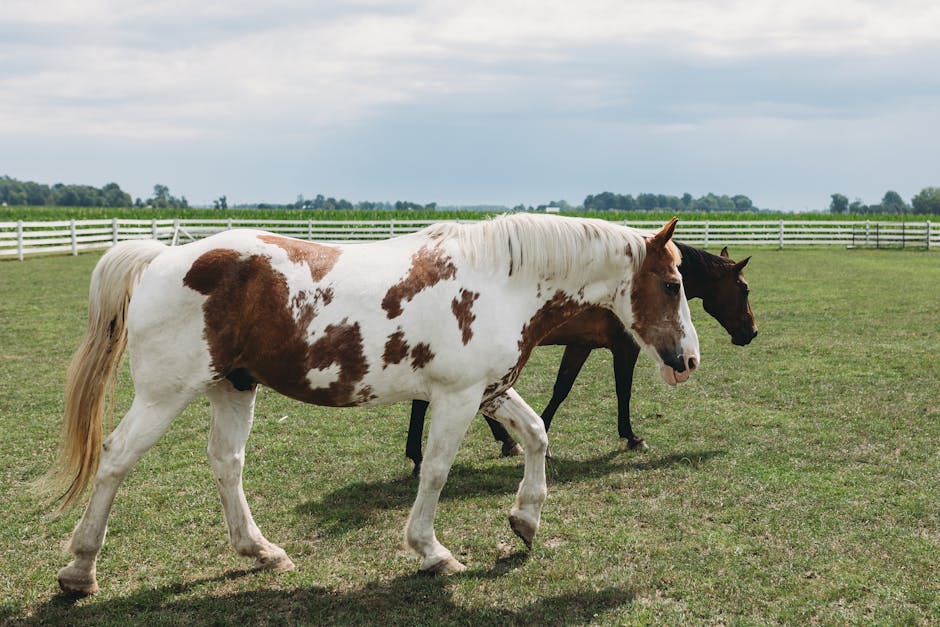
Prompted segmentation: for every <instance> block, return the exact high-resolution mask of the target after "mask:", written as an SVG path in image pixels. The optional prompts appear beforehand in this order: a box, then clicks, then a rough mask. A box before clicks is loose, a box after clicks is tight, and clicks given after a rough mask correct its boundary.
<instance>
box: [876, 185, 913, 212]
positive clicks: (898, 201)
mask: <svg viewBox="0 0 940 627" xmlns="http://www.w3.org/2000/svg"><path fill="white" fill-rule="evenodd" d="M881 210H882V211H884V212H885V213H907V212H908V211H910V207H908V206H907V203H906V202H904V199H903V198H901V195H900V194H899V193H897V192H895V191H891V190H888V191H887V192H885V196H884V198H882V199H881Z"/></svg>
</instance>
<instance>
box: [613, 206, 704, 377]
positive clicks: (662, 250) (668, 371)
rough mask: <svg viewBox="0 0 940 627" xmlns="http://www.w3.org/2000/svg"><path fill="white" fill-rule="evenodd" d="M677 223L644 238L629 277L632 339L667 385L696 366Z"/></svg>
mask: <svg viewBox="0 0 940 627" xmlns="http://www.w3.org/2000/svg"><path fill="white" fill-rule="evenodd" d="M677 221H678V219H677V218H673V219H672V220H670V221H669V222H668V223H667V224H666V225H665V226H663V228H662V229H660V230H659V232H657V233H656V234H654V235H651V236H649V237H647V238H646V258H645V259H644V260H643V264H642V265H641V266H640V268H639V269H638V270H636V271H635V272H634V274H633V282H632V286H631V290H630V304H629V306H630V308H631V309H632V313H633V316H632V320H633V321H632V324H631V325H630V327H629V329H628V330H629V332H630V334H631V335H632V336H633V337H634V339H635V340H636V341H637V343H638V344H639V345H640V346H642V347H643V348H645V349H646V350H647V352H649V353H650V354H652V355H653V357H654V358H655V359H656V361H657V362H658V363H659V365H660V373H661V374H662V377H663V379H664V380H665V381H666V383H668V384H670V385H675V384H676V383H680V382H682V381H685V380H686V379H688V378H689V375H691V374H692V372H693V371H694V370H695V369H696V368H697V367H698V364H699V361H700V358H699V346H698V335H697V334H696V332H695V327H694V326H692V316H691V314H690V313H689V303H688V301H687V300H686V297H685V292H684V290H683V289H682V275H681V274H679V269H678V264H679V261H680V255H679V250H678V248H676V245H675V244H673V243H672V234H673V232H674V231H675V229H676V222H677Z"/></svg>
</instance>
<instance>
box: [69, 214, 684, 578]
mask: <svg viewBox="0 0 940 627" xmlns="http://www.w3.org/2000/svg"><path fill="white" fill-rule="evenodd" d="M674 229H675V220H673V221H671V222H670V223H669V224H667V225H666V226H665V227H663V229H662V230H661V231H659V232H658V233H657V234H655V235H653V236H648V237H644V236H643V235H642V234H641V233H639V232H637V231H634V230H631V229H628V228H626V227H622V226H617V225H613V224H609V223H607V222H603V221H599V220H586V219H574V218H559V217H547V216H533V215H525V214H519V215H512V216H504V217H501V218H497V219H494V220H491V221H487V222H482V223H478V224H472V225H458V224H438V225H434V226H431V227H429V228H427V229H424V230H423V231H420V232H418V233H415V234H411V235H406V236H403V237H398V238H395V239H391V240H387V241H383V242H376V243H370V244H356V245H348V246H332V245H325V244H315V243H309V242H303V241H299V240H294V239H290V238H286V237H282V236H278V235H273V234H270V233H265V232H261V231H250V230H235V231H227V232H224V233H220V234H218V235H215V236H212V237H209V238H206V239H204V240H201V241H198V242H194V243H191V244H187V245H185V246H180V247H177V248H167V247H165V246H163V245H161V244H159V243H156V242H149V241H138V242H125V243H122V244H118V245H117V246H115V247H113V248H112V249H111V250H109V251H108V252H107V253H106V254H105V255H104V256H103V257H102V259H101V261H100V262H99V263H98V265H97V266H96V268H95V270H94V273H93V274H92V278H91V287H90V299H89V300H90V302H89V322H88V330H87V334H86V336H85V339H84V342H83V344H82V346H81V347H80V348H79V349H78V351H77V352H76V354H75V357H74V358H73V360H72V364H71V366H70V368H69V374H68V383H67V393H66V414H65V441H64V444H63V448H62V453H61V459H60V463H59V465H58V467H57V469H56V470H57V471H58V474H59V477H60V479H61V480H62V483H63V485H64V486H65V495H64V497H63V507H65V506H68V505H71V504H73V503H74V502H75V501H77V500H78V499H79V498H80V497H81V495H82V493H83V491H84V489H85V487H86V486H87V484H88V483H89V482H90V481H91V480H92V478H94V486H93V489H92V492H91V496H90V501H89V503H88V508H87V510H86V511H85V514H84V515H83V516H82V518H81V520H80V521H79V522H78V525H77V526H76V528H75V531H74V533H73V534H72V538H71V542H70V544H69V550H70V551H71V553H72V554H73V555H74V559H73V560H72V561H71V562H70V563H69V564H68V565H67V566H66V567H65V568H63V569H62V570H60V571H59V584H60V586H61V587H62V588H63V589H64V590H68V591H75V592H80V593H93V592H95V591H96V590H97V589H98V584H97V580H96V576H95V575H96V573H95V564H96V558H97V554H98V551H99V550H100V549H101V546H102V544H103V543H104V537H105V531H106V528H107V520H108V516H109V513H110V510H111V506H112V502H113V499H114V496H115V493H116V491H117V489H118V486H119V485H120V483H121V481H122V480H123V479H124V477H125V476H126V475H127V473H128V472H129V471H130V469H131V467H132V466H133V465H134V464H135V463H136V462H137V460H138V459H140V457H141V455H143V454H144V452H145V451H147V449H149V448H150V447H151V446H152V445H153V444H154V443H155V442H156V441H157V440H158V439H159V438H160V436H161V435H163V433H164V432H165V431H166V429H167V428H168V427H169V425H170V423H171V422H172V421H173V419H174V418H175V417H176V416H178V415H179V414H180V413H181V412H182V411H183V409H184V408H186V406H187V405H189V404H190V402H192V401H193V400H194V399H195V398H196V397H198V396H200V395H203V394H205V395H206V396H208V398H209V401H210V404H211V407H212V422H211V428H210V434H209V446H208V456H209V460H210V462H211V465H212V469H213V471H214V474H215V477H216V482H217V484H218V487H219V493H220V495H221V499H222V507H223V511H224V514H225V521H226V523H227V525H228V531H229V537H230V540H231V542H232V544H233V546H234V548H235V549H236V550H237V551H238V552H239V553H240V554H242V555H246V556H250V557H254V558H255V559H256V560H257V565H258V566H259V567H262V568H269V569H273V570H286V569H290V568H292V567H293V563H292V562H291V560H290V558H289V557H288V556H287V554H286V553H285V552H284V550H283V549H281V548H280V547H278V546H276V545H274V544H272V543H271V542H268V540H266V539H265V538H264V536H263V535H262V534H261V531H260V530H259V529H258V527H257V526H256V525H255V523H254V520H253V519H252V516H251V512H250V511H249V508H248V504H247V501H246V499H245V494H244V491H243V489H242V468H243V465H244V455H245V442H246V440H247V438H248V434H249V431H250V429H251V425H252V420H253V409H254V403H255V392H256V386H257V384H259V383H260V384H263V385H266V386H268V387H270V388H272V389H274V390H277V391H278V392H280V393H282V394H285V395H287V396H289V397H291V398H294V399H298V400H301V401H304V402H308V403H314V404H318V405H328V406H334V407H348V406H357V405H379V404H387V403H394V402H397V401H402V400H411V399H415V398H417V399H424V400H427V401H429V402H430V411H431V427H430V435H429V438H428V447H427V455H426V457H425V460H424V464H423V469H422V472H421V479H420V484H419V488H418V494H417V498H416V499H415V503H414V506H413V507H412V510H411V515H410V517H409V519H408V523H407V525H406V527H405V541H406V543H407V545H408V546H409V547H410V548H411V549H413V550H414V551H415V552H416V553H417V554H418V555H419V556H420V558H421V570H423V571H426V572H431V573H439V574H449V573H452V572H456V571H459V570H462V569H463V565H462V564H460V562H458V561H457V560H456V559H454V557H453V555H452V554H451V552H450V551H448V550H447V549H446V548H445V547H444V546H443V545H441V544H440V542H438V541H437V538H436V537H435V534H434V515H435V510H436V508H437V502H438V498H439V496H440V492H441V489H442V487H443V485H444V482H445V480H446V478H447V474H448V471H449V469H450V466H451V464H452V462H453V459H454V456H455V454H456V451H457V448H458V446H459V443H460V441H461V439H462V438H463V435H464V433H465V432H466V429H467V426H468V424H469V422H470V420H471V419H472V418H473V416H474V414H475V413H476V412H477V410H478V409H480V408H481V407H482V408H484V409H485V410H486V411H487V413H488V414H489V415H491V416H493V417H494V418H496V419H497V420H499V421H500V422H502V423H503V424H505V425H507V426H509V427H511V428H512V429H513V431H515V432H516V433H517V434H518V435H519V436H520V438H521V439H522V443H523V445H524V447H525V454H526V458H525V471H524V475H523V479H522V482H521V484H520V485H519V490H518V493H517V495H516V501H515V505H514V507H513V508H512V510H511V514H510V524H511V526H512V529H513V531H514V532H515V533H516V534H517V535H519V537H520V538H521V539H522V540H523V541H524V542H525V544H526V545H527V546H529V545H531V542H532V539H533V537H534V535H535V533H536V530H537V529H538V526H539V518H540V512H541V508H542V503H543V501H544V500H545V496H546V493H547V491H546V485H545V451H546V447H547V437H546V435H545V429H544V427H543V425H542V421H541V419H540V418H539V416H538V414H536V413H535V412H534V411H533V410H532V409H531V408H529V406H528V405H526V403H525V402H524V401H523V400H522V399H521V398H520V397H519V395H518V394H516V392H515V391H514V390H513V389H512V388H511V386H512V385H513V383H514V382H515V380H516V378H517V377H518V375H519V372H520V369H521V368H522V366H523V365H524V364H525V362H526V360H527V359H528V357H529V354H530V352H531V350H532V349H533V348H534V347H535V346H536V345H538V343H539V341H540V340H541V339H542V338H543V337H544V336H545V335H546V334H547V333H548V332H549V331H551V330H552V329H553V328H554V327H556V326H558V325H559V324H561V323H562V322H564V321H565V320H566V319H568V318H569V317H570V316H572V315H575V314H577V313H579V312H581V311H583V310H584V309H585V308H587V307H590V306H593V305H600V306H603V307H607V308H609V309H610V310H612V311H613V312H615V313H616V315H617V316H618V317H619V318H620V319H621V320H622V321H623V324H624V327H625V328H627V329H630V330H631V332H632V333H633V334H634V335H635V336H636V339H637V341H638V342H639V343H640V345H641V346H643V347H644V348H646V349H647V350H648V352H650V353H651V354H652V355H653V356H654V358H655V359H657V360H658V361H659V363H660V364H661V369H662V374H663V377H664V378H665V379H666V380H667V381H668V382H669V383H675V382H676V381H682V380H685V379H686V378H688V376H689V374H690V372H691V371H692V370H694V369H695V367H696V365H697V361H698V359H699V356H698V350H699V348H698V338H697V336H696V333H695V329H694V328H693V326H692V323H691V319H690V316H689V308H688V303H687V302H686V299H685V296H684V294H683V290H682V285H681V281H682V279H681V276H680V274H679V272H678V270H677V265H678V263H679V254H678V251H677V249H676V247H675V245H674V244H672V242H671V237H672V233H673V230H674ZM125 348H127V350H128V353H129V355H130V368H131V375H132V378H133V381H134V401H133V404H132V405H131V408H130V410H129V411H128V412H127V414H126V415H125V416H124V418H123V419H122V420H121V421H120V423H119V424H118V425H117V427H116V428H115V429H114V431H113V432H112V433H111V434H110V435H109V436H108V437H107V438H104V439H103V438H102V412H103V410H104V405H105V401H104V399H105V397H106V395H107V389H108V387H109V383H110V382H113V378H114V375H115V372H116V370H117V368H118V367H119V365H120V361H121V356H122V354H123V352H124V349H125Z"/></svg>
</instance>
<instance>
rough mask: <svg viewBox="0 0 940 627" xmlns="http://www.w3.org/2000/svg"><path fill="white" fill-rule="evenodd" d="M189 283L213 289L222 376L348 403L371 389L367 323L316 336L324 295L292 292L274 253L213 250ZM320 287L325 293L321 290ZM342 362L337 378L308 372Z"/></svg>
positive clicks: (208, 316) (213, 332)
mask: <svg viewBox="0 0 940 627" xmlns="http://www.w3.org/2000/svg"><path fill="white" fill-rule="evenodd" d="M183 284H184V285H186V286H187V287H189V288H191V289H193V290H196V291H197V292H199V293H201V294H204V295H206V296H207V297H208V298H207V299H206V302H205V303H204V304H203V306H202V310H203V317H204V325H205V326H204V330H203V335H204V337H205V339H206V342H207V343H208V345H209V354H210V356H211V359H212V368H213V370H215V372H216V373H218V375H219V376H220V377H225V378H228V379H229V380H230V381H232V383H233V385H236V386H237V385H242V386H244V385H247V384H248V382H249V381H257V382H259V383H262V384H264V385H266V386H268V387H270V388H271V389H273V390H277V391H278V392H280V393H281V394H284V395H286V396H290V397H291V398H294V399H297V400H301V401H304V402H308V403H313V404H316V405H332V406H341V407H345V406H352V405H356V404H359V403H361V402H363V400H362V398H363V392H364V390H360V391H359V393H358V395H357V394H356V386H357V384H358V383H359V382H360V381H362V379H363V378H364V377H365V375H366V373H367V372H368V371H369V366H368V363H367V361H366V358H365V354H364V351H363V343H362V333H361V331H360V328H359V323H357V322H353V323H350V322H349V321H348V320H343V321H342V322H341V323H339V324H331V325H329V326H327V327H326V328H325V329H324V330H323V333H322V334H321V335H320V337H319V338H318V339H317V340H316V341H315V342H313V343H312V344H308V343H307V333H308V328H309V326H310V324H311V323H312V322H313V319H314V318H315V317H316V311H317V300H318V298H317V295H315V296H314V298H313V299H311V298H309V296H307V297H303V298H302V297H301V295H300V294H298V295H296V296H295V297H294V298H293V299H291V298H290V290H289V288H288V285H287V279H286V278H285V277H284V275H283V274H281V273H280V272H278V271H277V270H275V269H274V268H273V267H272V265H271V260H270V258H268V257H266V256H263V255H251V256H249V257H245V258H242V257H241V255H240V254H239V253H238V252H237V251H234V250H226V249H216V250H211V251H208V252H207V253H205V254H203V255H202V256H201V257H199V258H198V259H197V260H196V261H195V262H194V263H193V265H192V267H191V268H190V269H189V271H188V272H187V273H186V276H185V277H184V278H183ZM318 295H319V300H323V295H322V293H319V290H318ZM294 311H296V312H297V313H296V314H295V313H294ZM334 365H335V366H338V369H339V374H338V376H337V378H336V380H335V381H333V382H332V383H331V384H329V385H328V386H326V387H321V388H311V387H310V382H309V381H308V379H307V374H308V373H309V372H310V371H311V370H325V369H326V368H329V367H331V366H334ZM368 394H371V391H370V392H369V393H368ZM368 394H366V395H368Z"/></svg>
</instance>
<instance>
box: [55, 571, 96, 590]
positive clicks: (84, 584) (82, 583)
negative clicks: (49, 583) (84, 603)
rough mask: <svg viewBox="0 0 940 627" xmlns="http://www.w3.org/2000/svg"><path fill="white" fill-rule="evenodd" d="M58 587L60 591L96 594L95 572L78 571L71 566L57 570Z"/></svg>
mask: <svg viewBox="0 0 940 627" xmlns="http://www.w3.org/2000/svg"><path fill="white" fill-rule="evenodd" d="M59 588H61V589H62V592H70V593H75V594H81V595H83V596H87V595H90V594H98V580H97V579H96V578H95V573H93V572H92V573H86V572H78V571H77V569H74V568H72V567H71V566H66V567H65V568H63V569H62V570H60V571H59Z"/></svg>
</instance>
